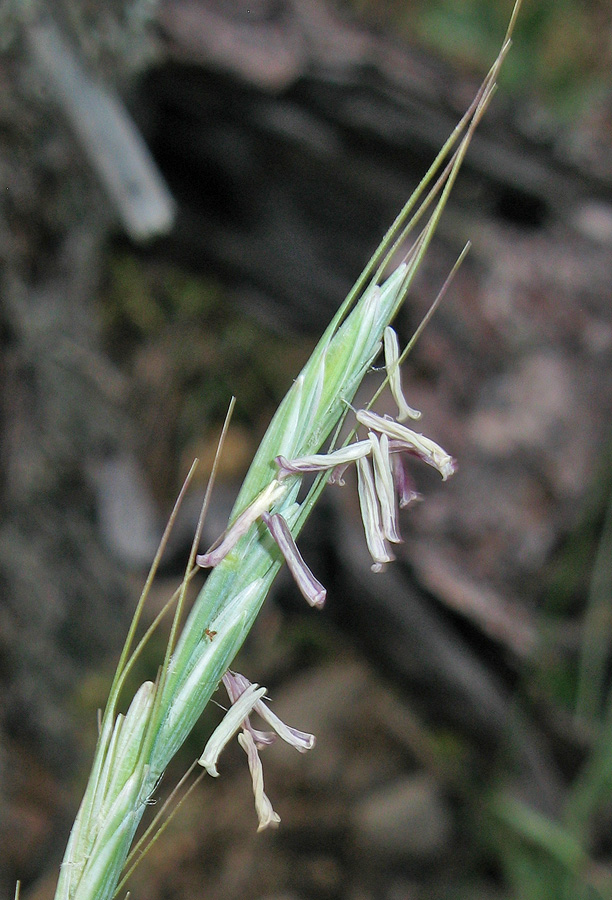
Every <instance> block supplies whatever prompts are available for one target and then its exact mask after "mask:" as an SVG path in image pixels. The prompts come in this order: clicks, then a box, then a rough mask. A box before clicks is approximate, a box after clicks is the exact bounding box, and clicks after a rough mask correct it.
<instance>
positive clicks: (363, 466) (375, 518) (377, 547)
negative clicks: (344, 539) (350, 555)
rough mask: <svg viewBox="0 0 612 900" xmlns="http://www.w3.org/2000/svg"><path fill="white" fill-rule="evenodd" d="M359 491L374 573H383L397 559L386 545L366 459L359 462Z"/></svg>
mask: <svg viewBox="0 0 612 900" xmlns="http://www.w3.org/2000/svg"><path fill="white" fill-rule="evenodd" d="M357 491H358V493H359V505H360V507H361V519H362V521H363V527H364V530H365V537H366V543H367V545H368V550H369V551H370V556H371V557H372V559H373V560H374V565H373V566H372V571H373V572H380V571H382V567H383V564H384V563H387V562H392V561H393V560H394V559H395V557H394V556H393V554H392V553H391V552H390V551H389V548H388V547H387V545H386V543H385V536H384V534H383V530H382V528H381V524H380V511H379V508H378V502H377V500H376V490H375V487H374V478H373V476H372V470H371V468H370V463H369V461H368V459H367V458H366V457H362V458H361V459H358V460H357Z"/></svg>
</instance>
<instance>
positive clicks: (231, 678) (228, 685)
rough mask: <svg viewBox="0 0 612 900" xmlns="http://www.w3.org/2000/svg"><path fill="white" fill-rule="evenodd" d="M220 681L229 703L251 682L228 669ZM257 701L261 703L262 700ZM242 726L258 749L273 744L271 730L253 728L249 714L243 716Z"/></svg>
mask: <svg viewBox="0 0 612 900" xmlns="http://www.w3.org/2000/svg"><path fill="white" fill-rule="evenodd" d="M221 681H222V682H223V685H224V687H225V689H226V691H227V693H228V696H229V698H230V702H231V703H236V701H237V700H238V698H239V697H241V696H242V694H243V693H244V692H245V691H246V689H247V688H248V687H249V686H250V684H251V682H250V681H249V679H248V678H245V677H244V675H240V674H239V673H238V672H231V671H230V670H229V669H228V670H227V672H226V673H225V675H224V676H223V678H222V679H221ZM259 702H260V703H263V701H259ZM253 711H254V712H257V704H255V706H254V707H253ZM242 727H243V729H244V730H245V731H248V732H249V733H250V735H251V737H252V738H253V740H254V741H255V746H256V747H257V749H258V750H259V749H261V748H262V747H269V746H270V744H273V743H274V741H275V740H276V735H275V734H273V733H272V732H271V731H258V729H257V728H253V725H252V724H251V719H250V717H249V716H247V717H246V718H245V720H244V722H243V723H242Z"/></svg>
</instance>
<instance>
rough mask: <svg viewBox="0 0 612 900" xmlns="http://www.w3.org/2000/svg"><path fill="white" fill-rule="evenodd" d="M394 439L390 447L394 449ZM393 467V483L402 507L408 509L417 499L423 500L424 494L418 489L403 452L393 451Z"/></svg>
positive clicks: (391, 455)
mask: <svg viewBox="0 0 612 900" xmlns="http://www.w3.org/2000/svg"><path fill="white" fill-rule="evenodd" d="M393 443H394V442H393V441H392V442H391V444H390V446H389V449H390V450H392V449H393V447H392V444H393ZM390 457H391V469H392V471H393V483H394V484H395V490H396V491H397V496H398V500H399V506H400V509H406V507H407V506H409V505H410V503H414V501H415V500H422V499H423V498H422V495H421V494H419V492H418V491H417V490H416V487H415V484H414V481H413V480H412V478H411V477H410V475H409V474H408V472H407V471H406V467H405V465H404V461H403V459H402V455H401V453H393V452H392V453H391V454H390Z"/></svg>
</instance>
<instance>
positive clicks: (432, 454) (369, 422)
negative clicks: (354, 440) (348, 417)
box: [356, 409, 457, 481]
mask: <svg viewBox="0 0 612 900" xmlns="http://www.w3.org/2000/svg"><path fill="white" fill-rule="evenodd" d="M356 419H357V421H358V422H359V423H360V424H361V425H365V427H366V428H369V429H371V430H372V431H377V432H378V433H379V434H386V435H387V437H389V438H391V440H396V441H403V442H404V444H405V445H406V450H407V451H408V452H411V453H414V454H415V455H416V456H418V457H419V459H422V460H423V462H425V463H427V465H429V466H433V468H434V469H437V470H438V472H439V473H440V475H441V476H442V479H443V480H444V481H446V479H447V478H449V477H450V476H451V475H452V474H453V473H454V472H455V470H456V467H457V466H456V463H455V460H454V459H453V458H452V456H449V455H448V453H447V452H446V450H443V449H442V447H440V445H439V444H436V443H435V442H434V441H432V440H430V439H429V438H428V437H425V435H423V434H418V433H417V432H416V431H412V429H411V428H406V426H405V425H400V424H399V423H398V422H396V421H395V420H394V419H389V418H387V417H386V416H379V415H377V414H376V413H373V412H369V411H368V410H365V409H360V410H358V411H357V413H356Z"/></svg>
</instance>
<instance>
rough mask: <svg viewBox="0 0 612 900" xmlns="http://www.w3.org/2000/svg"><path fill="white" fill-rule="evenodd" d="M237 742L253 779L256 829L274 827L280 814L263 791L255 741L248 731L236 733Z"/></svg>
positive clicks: (261, 768) (260, 767)
mask: <svg viewBox="0 0 612 900" xmlns="http://www.w3.org/2000/svg"><path fill="white" fill-rule="evenodd" d="M238 743H239V744H240V746H241V747H242V749H243V750H244V752H245V753H246V755H247V760H248V763H249V771H250V773H251V779H252V781H253V794H254V795H255V811H256V813H257V818H258V819H259V827H258V828H257V831H263V830H264V828H276V826H277V825H278V823H279V822H280V816H279V815H278V813H276V812H274V809H273V808H272V804H271V803H270V800H269V798H268V796H267V794H266V793H265V791H264V781H263V766H262V765H261V760H260V758H259V753H258V752H257V747H256V746H255V742H254V740H253V738H252V737H251V735H250V734H249V732H248V731H243V732H242V734H239V735H238Z"/></svg>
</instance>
